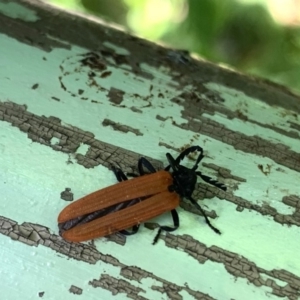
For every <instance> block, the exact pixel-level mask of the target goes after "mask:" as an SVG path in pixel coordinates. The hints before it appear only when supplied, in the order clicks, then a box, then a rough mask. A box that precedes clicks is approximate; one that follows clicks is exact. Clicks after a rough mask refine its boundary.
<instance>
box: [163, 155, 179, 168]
mask: <svg viewBox="0 0 300 300" xmlns="http://www.w3.org/2000/svg"><path fill="white" fill-rule="evenodd" d="M166 156H167V159H168V162H169V166H167V167H166V168H165V170H166V171H168V170H169V169H170V167H171V168H172V169H173V171H177V170H178V168H177V166H178V162H176V160H177V159H178V158H177V159H176V160H175V159H174V158H173V156H172V155H171V154H170V153H167V154H166Z"/></svg>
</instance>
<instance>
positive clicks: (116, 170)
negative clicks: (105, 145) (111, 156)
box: [111, 165, 128, 182]
mask: <svg viewBox="0 0 300 300" xmlns="http://www.w3.org/2000/svg"><path fill="white" fill-rule="evenodd" d="M111 169H112V171H113V172H114V174H115V175H116V177H117V180H118V181H119V182H121V181H125V180H128V178H127V176H126V175H125V174H124V172H123V171H122V170H121V169H120V168H116V167H115V166H114V165H112V166H111Z"/></svg>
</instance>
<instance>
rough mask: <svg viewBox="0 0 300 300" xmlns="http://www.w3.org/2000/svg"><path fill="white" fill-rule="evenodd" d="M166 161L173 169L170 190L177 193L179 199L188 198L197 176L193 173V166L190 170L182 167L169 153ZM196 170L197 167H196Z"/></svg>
mask: <svg viewBox="0 0 300 300" xmlns="http://www.w3.org/2000/svg"><path fill="white" fill-rule="evenodd" d="M166 155H167V159H168V161H169V164H170V167H171V168H172V169H173V172H171V173H172V177H173V179H174V183H173V185H172V186H171V187H170V189H171V190H173V191H175V192H176V193H178V194H179V195H180V196H181V197H187V198H189V197H190V196H191V195H192V193H193V191H194V189H195V185H196V182H197V174H196V172H195V166H194V167H193V168H192V169H189V168H187V167H184V166H182V165H180V164H179V162H177V161H176V160H175V159H174V158H173V157H172V155H171V154H170V153H167V154H166ZM196 168H197V165H196Z"/></svg>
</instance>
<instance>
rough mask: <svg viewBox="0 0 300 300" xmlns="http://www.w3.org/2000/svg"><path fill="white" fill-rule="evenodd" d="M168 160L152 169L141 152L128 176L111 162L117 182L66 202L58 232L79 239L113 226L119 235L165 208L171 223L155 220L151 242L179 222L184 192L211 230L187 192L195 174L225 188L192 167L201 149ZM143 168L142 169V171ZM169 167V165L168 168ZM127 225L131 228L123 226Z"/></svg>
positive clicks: (112, 230)
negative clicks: (191, 157)
mask: <svg viewBox="0 0 300 300" xmlns="http://www.w3.org/2000/svg"><path fill="white" fill-rule="evenodd" d="M195 151H197V152H199V155H198V157H197V159H196V162H195V164H194V166H193V167H192V168H191V169H189V168H187V167H185V166H182V165H181V164H180V162H181V161H182V160H183V159H184V158H185V157H186V156H187V155H189V154H190V153H192V152H195ZM166 156H167V160H168V162H169V165H168V166H167V167H166V168H165V169H164V170H160V171H156V170H155V168H154V167H153V165H152V164H151V163H150V162H149V161H148V160H147V159H146V158H144V157H141V158H140V159H139V161H138V171H139V175H135V174H131V176H134V178H132V179H130V180H128V178H127V176H126V175H125V174H124V173H123V172H122V170H121V169H120V168H116V167H115V166H112V170H113V172H114V173H115V175H116V178H117V180H118V181H119V183H117V184H114V185H112V186H109V187H106V188H104V189H102V190H99V191H95V192H93V193H91V194H89V195H87V196H85V197H83V198H81V199H79V200H77V201H75V202H73V203H71V204H70V205H68V206H66V207H65V208H64V209H63V210H62V211H61V212H60V214H59V216H58V223H59V228H60V234H61V235H62V237H63V238H64V239H66V240H68V241H72V242H82V241H87V240H90V239H94V238H97V237H103V236H107V235H110V234H113V233H116V232H121V233H123V234H125V235H131V234H135V233H137V231H138V230H139V226H140V223H142V222H145V221H147V220H149V219H152V218H154V217H156V216H158V215H161V214H163V213H165V212H168V211H170V212H171V214H172V219H173V227H169V226H159V230H158V232H157V234H156V236H155V238H154V241H153V244H155V243H156V242H157V241H158V239H159V236H160V234H161V232H162V231H166V232H171V231H174V230H176V229H177V228H178V227H179V216H178V213H177V211H176V209H175V208H176V207H177V206H179V202H180V198H186V199H188V200H189V201H191V203H192V204H193V205H194V206H195V207H196V208H197V209H198V210H199V211H200V213H201V214H202V215H203V217H204V218H205V222H206V223H207V225H208V226H209V227H210V228H211V229H212V230H213V231H214V232H216V233H218V234H221V232H220V230H219V229H217V228H216V227H214V226H213V225H212V224H211V223H210V221H209V219H208V217H207V216H206V214H205V212H204V211H203V209H202V207H201V206H200V205H199V204H198V203H197V202H196V200H195V199H194V198H192V193H193V191H194V189H195V185H196V182H197V177H198V176H199V177H200V178H202V180H204V181H205V182H207V183H209V184H211V185H213V186H215V187H217V188H219V189H221V190H223V191H226V186H225V185H224V184H222V183H220V182H218V181H216V180H214V179H212V178H211V177H208V176H206V175H203V174H202V173H201V172H200V171H198V170H197V169H198V164H199V163H200V161H201V160H202V159H203V157H204V155H203V149H202V148H201V147H200V146H191V147H189V148H187V149H185V150H184V151H183V152H182V153H181V154H180V155H179V156H178V157H177V158H176V159H174V158H173V156H172V155H171V154H170V153H167V154H166ZM145 169H146V171H145ZM170 170H171V171H170ZM128 228H132V231H127V230H126V229H128Z"/></svg>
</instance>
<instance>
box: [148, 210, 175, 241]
mask: <svg viewBox="0 0 300 300" xmlns="http://www.w3.org/2000/svg"><path fill="white" fill-rule="evenodd" d="M171 214H172V218H173V224H174V227H169V226H159V229H158V232H157V234H156V236H155V238H154V240H153V242H152V245H155V244H156V243H157V241H158V239H159V237H160V235H161V232H162V231H163V230H164V231H167V232H171V231H174V230H176V229H177V228H178V227H179V216H178V213H177V211H176V209H172V210H171Z"/></svg>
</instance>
